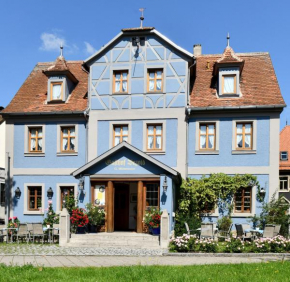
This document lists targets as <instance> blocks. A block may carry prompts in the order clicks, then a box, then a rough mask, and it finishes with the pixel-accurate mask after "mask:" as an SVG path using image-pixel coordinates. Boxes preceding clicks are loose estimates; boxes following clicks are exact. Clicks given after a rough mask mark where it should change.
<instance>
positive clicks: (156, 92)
mask: <svg viewBox="0 0 290 282" xmlns="http://www.w3.org/2000/svg"><path fill="white" fill-rule="evenodd" d="M146 94H165V93H164V92H163V91H148V92H147V93H146Z"/></svg>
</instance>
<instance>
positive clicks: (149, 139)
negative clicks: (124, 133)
mask: <svg viewBox="0 0 290 282" xmlns="http://www.w3.org/2000/svg"><path fill="white" fill-rule="evenodd" d="M148 149H153V136H148Z"/></svg>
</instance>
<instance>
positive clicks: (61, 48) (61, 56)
mask: <svg viewBox="0 0 290 282" xmlns="http://www.w3.org/2000/svg"><path fill="white" fill-rule="evenodd" d="M59 57H60V58H63V45H62V42H61V43H60V56H59Z"/></svg>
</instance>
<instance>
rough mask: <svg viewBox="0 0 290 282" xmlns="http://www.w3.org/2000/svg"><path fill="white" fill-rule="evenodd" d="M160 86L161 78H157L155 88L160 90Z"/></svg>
mask: <svg viewBox="0 0 290 282" xmlns="http://www.w3.org/2000/svg"><path fill="white" fill-rule="evenodd" d="M161 88H162V80H159V79H158V80H157V82H156V90H161Z"/></svg>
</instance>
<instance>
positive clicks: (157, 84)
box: [147, 69, 163, 92]
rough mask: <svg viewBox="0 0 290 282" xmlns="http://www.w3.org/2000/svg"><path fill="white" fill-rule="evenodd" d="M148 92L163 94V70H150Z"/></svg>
mask: <svg viewBox="0 0 290 282" xmlns="http://www.w3.org/2000/svg"><path fill="white" fill-rule="evenodd" d="M147 85H148V87H147V88H148V89H147V91H148V92H161V91H162V88H163V70H162V69H155V70H148V83H147Z"/></svg>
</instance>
